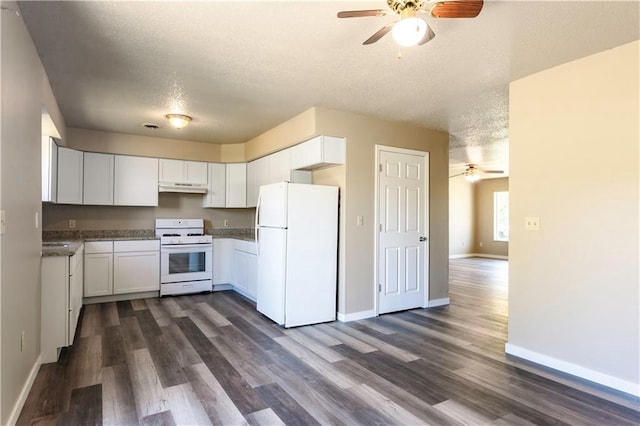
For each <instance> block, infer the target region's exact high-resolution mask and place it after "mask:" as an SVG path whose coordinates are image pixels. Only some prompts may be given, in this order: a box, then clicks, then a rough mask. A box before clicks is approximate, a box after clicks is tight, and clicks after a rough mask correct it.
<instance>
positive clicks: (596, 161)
mask: <svg viewBox="0 0 640 426" xmlns="http://www.w3.org/2000/svg"><path fill="white" fill-rule="evenodd" d="M639 75H640V41H636V42H633V43H630V44H626V45H623V46H620V47H618V48H615V49H611V50H607V51H604V52H601V53H599V54H596V55H592V56H589V57H586V58H583V59H580V60H577V61H574V62H570V63H567V64H564V65H561V66H558V67H556V68H552V69H549V70H547V71H543V72H541V73H538V74H535V75H532V76H529V77H526V78H523V79H521V80H518V81H516V82H513V83H512V84H511V85H510V90H509V93H510V102H509V125H510V169H511V175H510V182H509V186H510V204H511V210H510V216H511V217H510V220H511V229H510V232H511V242H510V253H509V258H510V269H509V345H513V347H516V348H522V349H524V350H526V351H530V352H529V353H530V354H533V355H535V356H536V357H537V359H538V361H539V360H540V359H541V357H542V359H544V357H549V358H546V359H547V361H548V360H552V361H554V362H555V361H557V362H561V363H565V364H559V365H562V367H561V368H562V369H564V370H565V371H573V372H574V373H575V374H580V375H582V376H583V377H590V378H591V379H592V380H597V381H600V382H601V383H608V384H612V383H614V384H617V385H619V387H622V388H624V387H625V386H626V389H627V391H628V392H635V393H638V388H639V385H640V377H639V376H640V363H639V362H638V360H639V359H640V351H639V348H640V297H639V287H640V286H639V267H638V265H639V262H638V259H639V258H640V252H639V242H640V241H639V232H640V227H639V201H640V200H639V197H638V194H639V189H640V182H639V180H640V179H639V173H638V170H639V168H640V164H639V153H640V152H639V141H640V107H639V103H640V101H639V98H640V93H639V92H640V87H639V77H638V76H639ZM527 216H539V217H540V231H537V232H535V231H525V230H524V218H525V217H527Z"/></svg>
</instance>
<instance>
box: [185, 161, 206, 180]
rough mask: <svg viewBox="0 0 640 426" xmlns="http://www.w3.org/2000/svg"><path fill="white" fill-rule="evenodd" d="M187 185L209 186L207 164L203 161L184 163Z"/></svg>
mask: <svg viewBox="0 0 640 426" xmlns="http://www.w3.org/2000/svg"><path fill="white" fill-rule="evenodd" d="M184 179H185V183H191V184H197V185H206V184H207V163H203V162H202V161H185V162H184Z"/></svg>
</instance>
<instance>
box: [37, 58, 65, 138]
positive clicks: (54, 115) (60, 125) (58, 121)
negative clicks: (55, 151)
mask: <svg viewBox="0 0 640 426" xmlns="http://www.w3.org/2000/svg"><path fill="white" fill-rule="evenodd" d="M40 77H41V79H42V107H43V109H44V110H45V111H46V112H47V114H48V115H49V120H50V122H51V124H52V125H53V127H55V131H56V132H57V133H58V134H57V135H56V134H55V133H46V135H47V136H56V137H59V138H60V139H61V140H62V141H64V140H65V139H66V137H67V128H66V127H67V126H66V124H65V122H64V117H63V116H62V112H61V111H60V107H59V106H58V101H56V98H55V96H54V95H53V90H52V89H51V84H49V77H47V73H46V72H45V71H44V67H41V73H40Z"/></svg>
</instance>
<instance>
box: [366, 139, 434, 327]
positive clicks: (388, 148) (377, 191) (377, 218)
mask: <svg viewBox="0 0 640 426" xmlns="http://www.w3.org/2000/svg"><path fill="white" fill-rule="evenodd" d="M375 149H376V156H375V163H374V165H373V166H374V174H375V195H374V203H375V207H374V212H375V222H374V223H375V225H376V226H374V231H373V232H374V244H373V253H374V262H373V268H374V270H373V297H374V298H373V301H374V310H375V316H378V315H380V306H379V298H380V292H379V290H378V286H379V285H380V282H379V281H378V271H379V270H380V268H379V267H380V256H379V247H380V199H379V196H380V173H379V164H380V153H381V151H389V152H394V153H398V154H409V155H418V156H421V157H422V158H423V159H424V167H425V171H426V173H425V189H424V206H423V207H424V221H425V230H424V231H425V237H427V241H426V244H425V249H424V269H425V270H424V280H425V282H424V300H423V301H422V307H423V308H426V307H428V305H429V286H430V283H431V281H430V280H429V270H430V268H429V252H430V250H429V247H430V246H431V235H430V233H429V230H430V228H431V227H430V224H429V185H430V178H429V175H430V171H429V167H428V166H429V152H428V151H418V150H415V149H407V148H398V147H395V146H387V145H378V144H376V145H375Z"/></svg>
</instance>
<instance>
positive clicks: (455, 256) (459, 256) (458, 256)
mask: <svg viewBox="0 0 640 426" xmlns="http://www.w3.org/2000/svg"><path fill="white" fill-rule="evenodd" d="M468 257H484V258H486V259H500V260H509V256H502V255H499V254H486V253H466V254H450V255H449V259H465V258H468Z"/></svg>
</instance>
